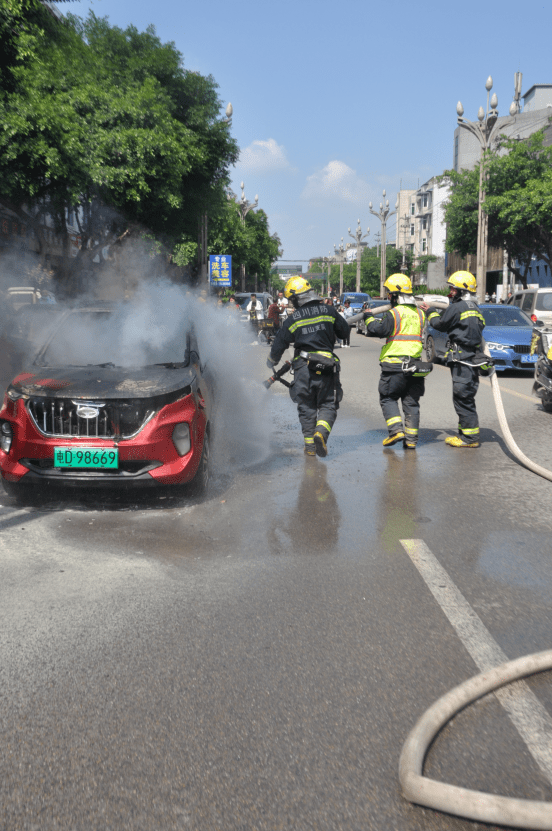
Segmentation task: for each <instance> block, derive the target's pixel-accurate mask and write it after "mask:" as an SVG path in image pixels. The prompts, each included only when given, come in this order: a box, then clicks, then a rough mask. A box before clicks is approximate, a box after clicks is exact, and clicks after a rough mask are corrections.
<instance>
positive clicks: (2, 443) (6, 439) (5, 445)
mask: <svg viewBox="0 0 552 831" xmlns="http://www.w3.org/2000/svg"><path fill="white" fill-rule="evenodd" d="M12 440H13V430H12V426H11V424H10V422H9V421H3V422H2V427H0V447H1V448H2V450H3V451H4V453H9V452H10V448H11V445H12Z"/></svg>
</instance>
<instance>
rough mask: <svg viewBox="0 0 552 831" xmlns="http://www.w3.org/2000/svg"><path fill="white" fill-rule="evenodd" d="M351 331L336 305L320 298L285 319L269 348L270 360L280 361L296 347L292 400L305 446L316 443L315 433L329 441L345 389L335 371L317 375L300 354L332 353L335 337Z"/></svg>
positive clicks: (337, 365)
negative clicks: (287, 350)
mask: <svg viewBox="0 0 552 831" xmlns="http://www.w3.org/2000/svg"><path fill="white" fill-rule="evenodd" d="M348 334H349V324H348V322H347V321H346V320H345V319H344V318H343V317H342V316H341V315H340V314H339V312H337V310H336V309H335V308H334V307H333V306H326V305H325V304H324V303H322V302H320V301H319V300H312V301H311V302H310V303H305V305H304V306H301V307H300V308H299V309H296V310H295V311H294V312H292V314H291V315H288V317H287V318H286V319H285V320H284V322H283V324H282V326H281V327H280V329H279V330H278V332H277V334H276V337H275V338H274V343H273V344H272V348H271V350H270V360H271V361H274V363H275V364H277V363H278V362H279V361H280V359H281V357H282V355H283V354H284V352H285V350H286V349H287V348H288V346H291V344H294V346H295V357H294V359H293V362H292V365H293V373H294V377H293V382H292V384H291V387H290V391H289V394H290V397H291V400H292V401H293V402H294V403H295V404H297V412H298V415H299V421H300V422H301V428H302V430H303V437H304V440H305V444H306V445H312V444H313V443H314V439H313V436H314V433H315V432H319V433H321V434H322V436H323V437H324V441H326V440H327V438H328V436H329V435H330V432H331V429H332V427H333V425H334V422H335V420H336V418H337V411H338V409H339V402H340V401H341V399H342V398H343V390H342V388H341V383H340V380H339V372H338V371H337V370H338V367H339V364H338V362H337V360H336V368H337V369H336V371H334V372H332V373H330V374H327V375H317V374H316V373H314V372H312V371H311V370H310V369H309V367H308V362H307V360H306V359H305V358H302V357H301V352H322V353H328V354H329V355H331V353H332V352H333V348H334V344H335V341H336V337H337V338H339V339H343V338H345V337H346V336H347V335H348Z"/></svg>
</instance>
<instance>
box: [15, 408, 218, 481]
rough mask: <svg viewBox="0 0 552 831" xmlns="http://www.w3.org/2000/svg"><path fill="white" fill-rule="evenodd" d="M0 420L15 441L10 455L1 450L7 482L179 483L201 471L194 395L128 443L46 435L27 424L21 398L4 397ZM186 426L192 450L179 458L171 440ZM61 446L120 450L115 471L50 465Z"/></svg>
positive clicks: (201, 424)
mask: <svg viewBox="0 0 552 831" xmlns="http://www.w3.org/2000/svg"><path fill="white" fill-rule="evenodd" d="M0 421H9V422H10V424H11V426H12V430H13V441H12V446H11V448H10V450H9V452H7V453H6V452H5V451H4V450H1V449H0V474H1V476H2V478H3V479H4V480H5V481H6V482H12V483H18V482H20V483H22V484H29V485H48V484H50V485H52V484H54V485H70V486H72V487H73V486H82V487H95V486H99V487H101V486H128V485H178V484H185V483H186V482H190V481H191V480H192V479H193V478H194V476H195V474H196V471H197V469H198V467H199V462H200V459H201V452H202V449H203V439H204V435H205V430H206V423H207V420H206V417H205V413H204V411H203V409H201V407H200V406H198V403H197V402H196V399H195V398H194V396H193V395H188V396H186V397H185V398H183V399H181V400H180V401H176V402H174V403H172V404H168V405H167V406H165V407H163V408H162V409H161V410H159V411H158V412H157V413H156V414H155V415H154V416H153V418H151V419H150V421H148V422H147V423H146V424H145V425H144V427H143V428H142V429H141V430H140V432H139V433H138V434H137V435H135V436H133V437H132V438H131V439H121V440H118V441H117V440H112V439H104V438H86V439H85V438H83V437H80V438H76V437H69V436H45V435H43V434H42V433H41V432H40V431H39V430H38V429H37V428H36V425H35V424H34V423H33V422H32V421H31V418H30V416H29V414H28V412H27V410H26V408H25V404H24V401H23V400H21V399H20V400H18V401H15V402H12V401H10V400H9V399H8V398H7V396H6V399H5V401H4V406H3V407H2V410H0ZM182 422H186V423H188V424H189V427H190V439H191V448H190V450H189V452H188V453H186V454H185V455H184V456H179V454H178V452H177V450H176V447H175V445H174V443H173V440H172V433H173V430H174V427H175V426H176V424H179V423H182ZM59 445H64V446H66V445H72V446H75V447H78V446H81V447H87V448H90V447H93V448H94V449H100V448H101V449H106V450H108V449H113V448H115V447H116V448H117V449H118V451H119V467H118V469H117V470H112V469H106V470H99V469H93V468H90V469H74V468H56V467H54V448H55V447H56V446H59Z"/></svg>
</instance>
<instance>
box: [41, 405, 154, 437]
mask: <svg viewBox="0 0 552 831" xmlns="http://www.w3.org/2000/svg"><path fill="white" fill-rule="evenodd" d="M27 411H28V413H29V415H30V416H31V419H32V420H33V422H34V424H35V425H36V427H37V428H38V429H39V430H40V432H41V433H42V434H43V435H45V436H67V437H69V436H70V437H72V438H101V439H104V438H106V439H115V438H116V439H121V438H123V439H128V438H131V437H132V436H134V435H136V433H138V432H139V431H140V430H141V429H142V427H144V425H145V424H146V423H147V422H148V421H149V419H150V418H151V417H152V415H153V412H154V411H153V410H151V409H148V408H147V407H146V404H145V403H144V402H142V401H139V400H138V401H135V402H128V401H110V402H109V403H107V404H105V403H101V404H100V403H94V402H87V401H86V402H85V401H72V400H71V399H69V398H43V397H42V396H41V397H38V396H36V397H33V398H30V399H29V400H28V401H27ZM83 413H85V414H86V416H87V417H86V418H85V417H84V415H83ZM94 413H95V414H94Z"/></svg>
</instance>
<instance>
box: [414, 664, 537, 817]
mask: <svg viewBox="0 0 552 831" xmlns="http://www.w3.org/2000/svg"><path fill="white" fill-rule="evenodd" d="M549 669H552V650H547V651H546V652H537V653H535V654H534V655H524V656H523V657H522V658H517V659H516V660H515V661H508V663H505V664H501V665H500V666H498V667H495V668H494V669H491V670H488V671H487V672H482V673H481V674H480V675H476V676H475V677H474V678H469V679H468V680H467V681H465V682H464V683H463V684H460V686H458V687H455V688H454V689H453V690H450V691H449V692H448V693H446V694H445V695H444V696H442V697H441V698H439V700H438V701H436V702H435V704H433V705H432V706H431V707H430V708H429V709H428V710H426V711H425V713H424V714H423V716H422V717H421V718H420V719H419V720H418V722H417V723H416V725H415V726H414V728H413V729H412V730H411V732H410V734H409V735H408V738H407V739H406V741H405V743H404V745H403V749H402V751H401V756H400V760H399V780H400V783H401V787H402V792H403V795H404V797H405V798H406V799H408V800H409V802H415V803H416V804H417V805H425V806H426V807H428V808H433V809H435V810H437V811H444V812H445V813H447V814H454V815H455V816H459V817H465V818H466V819H471V820H476V821H478V822H488V823H492V824H493V825H507V826H510V827H513V828H531V829H536V831H552V803H550V802H539V801H537V800H530V799H513V798H511V797H506V796H497V795H495V794H490V793H482V792H481V791H473V790H469V789H468V788H460V787H458V786H456V785H449V784H447V783H445V782H437V781H436V780H435V779H429V778H427V777H425V776H423V773H422V772H423V764H424V758H425V755H426V753H427V750H428V748H429V746H430V744H431V743H432V741H433V740H434V738H435V736H436V735H437V733H438V732H439V730H441V728H443V727H444V726H445V724H447V722H448V721H450V719H451V718H453V716H455V715H456V714H457V713H458V712H460V710H462V709H464V707H467V706H468V704H471V703H472V702H474V701H476V700H477V699H478V698H481V696H483V695H486V694H487V693H490V692H492V691H493V690H496V689H498V688H499V687H502V686H503V685H504V684H509V683H511V682H512V681H517V680H518V679H520V678H525V677H526V676H528V675H532V674H534V673H535V672H543V671H545V670H549Z"/></svg>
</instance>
